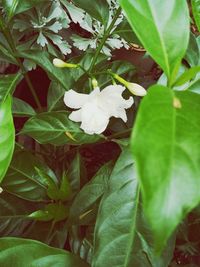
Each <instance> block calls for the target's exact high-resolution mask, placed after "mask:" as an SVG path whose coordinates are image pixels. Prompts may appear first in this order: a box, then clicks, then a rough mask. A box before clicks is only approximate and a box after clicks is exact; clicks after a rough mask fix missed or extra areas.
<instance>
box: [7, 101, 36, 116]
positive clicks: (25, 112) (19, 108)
mask: <svg viewBox="0 0 200 267" xmlns="http://www.w3.org/2000/svg"><path fill="white" fill-rule="evenodd" d="M12 113H13V114H14V115H15V116H21V117H31V116H34V115H36V113H35V110H34V109H33V107H31V106H30V105H29V104H28V103H27V102H25V101H23V100H21V99H19V98H17V97H13V105H12Z"/></svg>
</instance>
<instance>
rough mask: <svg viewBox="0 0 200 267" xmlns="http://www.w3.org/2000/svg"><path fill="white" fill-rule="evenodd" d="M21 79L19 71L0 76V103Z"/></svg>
mask: <svg viewBox="0 0 200 267" xmlns="http://www.w3.org/2000/svg"><path fill="white" fill-rule="evenodd" d="M21 79H22V74H21V73H17V74H9V75H1V76H0V103H1V102H4V101H5V100H6V98H7V96H8V95H9V94H12V93H13V92H14V90H15V87H16V85H17V84H18V83H19V82H20V80H21Z"/></svg>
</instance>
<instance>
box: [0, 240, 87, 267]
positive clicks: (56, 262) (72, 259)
mask: <svg viewBox="0 0 200 267" xmlns="http://www.w3.org/2000/svg"><path fill="white" fill-rule="evenodd" d="M0 247H1V253H0V265H2V266H4V267H12V266H13V267H14V266H15V267H27V266H30V267H38V266H40V267H50V266H59V267H66V266H70V267H89V266H88V264H87V263H85V262H84V261H82V260H81V259H79V258H78V257H77V256H75V255H73V254H72V253H69V252H66V251H65V250H60V249H56V248H52V247H49V246H47V245H45V244H43V243H41V242H38V241H34V240H29V239H20V238H14V237H12V238H1V239H0ZM13 263H14V265H13Z"/></svg>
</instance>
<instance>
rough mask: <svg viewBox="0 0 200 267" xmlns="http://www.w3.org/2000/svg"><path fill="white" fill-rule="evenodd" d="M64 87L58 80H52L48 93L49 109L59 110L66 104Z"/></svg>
mask: <svg viewBox="0 0 200 267" xmlns="http://www.w3.org/2000/svg"><path fill="white" fill-rule="evenodd" d="M64 94H65V89H64V87H63V86H62V85H61V84H59V83H58V82H56V81H53V82H51V84H50V86H49V90H48V95H47V107H48V111H53V110H59V109H60V108H61V107H63V106H64V102H63V98H64Z"/></svg>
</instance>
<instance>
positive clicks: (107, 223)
mask: <svg viewBox="0 0 200 267" xmlns="http://www.w3.org/2000/svg"><path fill="white" fill-rule="evenodd" d="M138 196H139V191H138V182H137V180H136V175H135V172H134V168H133V160H132V157H131V154H130V152H129V151H128V150H126V151H125V152H123V153H122V154H121V156H120V157H119V159H118V161H117V163H116V165H115V167H114V170H113V172H112V174H111V177H110V180H109V187H108V190H107V191H106V192H105V194H104V196H103V198H102V200H101V204H100V208H99V212H98V217H97V222H96V225H95V237H94V256H93V261H92V266H93V267H102V266H108V267H115V266H116V267H117V266H123V267H128V266H132V265H131V264H133V261H132V260H131V258H132V249H133V246H134V237H135V228H136V216H137V207H138Z"/></svg>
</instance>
